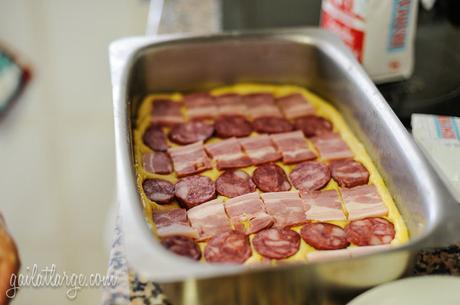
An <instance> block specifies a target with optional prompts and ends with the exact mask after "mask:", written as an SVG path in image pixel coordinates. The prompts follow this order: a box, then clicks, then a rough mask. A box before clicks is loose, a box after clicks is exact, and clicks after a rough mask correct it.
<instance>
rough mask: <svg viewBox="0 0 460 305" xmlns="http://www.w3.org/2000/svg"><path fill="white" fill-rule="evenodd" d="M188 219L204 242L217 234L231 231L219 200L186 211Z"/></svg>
mask: <svg viewBox="0 0 460 305" xmlns="http://www.w3.org/2000/svg"><path fill="white" fill-rule="evenodd" d="M187 215H188V219H189V220H190V223H191V224H192V227H193V228H195V229H196V230H197V231H198V233H199V235H200V237H199V240H206V239H208V238H210V237H212V236H214V235H217V234H219V233H223V232H228V231H231V230H232V227H231V226H230V222H229V219H228V218H227V214H225V209H224V205H223V203H222V200H221V199H215V200H212V201H209V202H206V203H203V204H200V205H197V206H196V207H194V208H191V209H190V210H188V211H187Z"/></svg>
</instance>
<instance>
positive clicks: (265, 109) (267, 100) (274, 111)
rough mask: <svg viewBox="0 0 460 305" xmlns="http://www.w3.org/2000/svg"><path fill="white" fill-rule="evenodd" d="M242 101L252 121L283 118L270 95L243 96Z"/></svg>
mask: <svg viewBox="0 0 460 305" xmlns="http://www.w3.org/2000/svg"><path fill="white" fill-rule="evenodd" d="M244 100H245V102H246V106H247V108H248V113H250V115H251V118H252V119H257V118H260V117H279V118H280V117H282V116H283V114H282V113H281V111H280V110H279V108H278V106H276V104H275V99H274V98H273V95H271V94H270V93H254V94H248V95H245V96H244Z"/></svg>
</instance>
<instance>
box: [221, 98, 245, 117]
mask: <svg viewBox="0 0 460 305" xmlns="http://www.w3.org/2000/svg"><path fill="white" fill-rule="evenodd" d="M215 99H216V104H217V112H218V114H219V115H220V116H222V115H242V116H247V114H248V111H247V108H246V104H245V103H244V101H243V97H242V96H241V95H239V94H234V93H229V94H223V95H218V96H216V97H215Z"/></svg>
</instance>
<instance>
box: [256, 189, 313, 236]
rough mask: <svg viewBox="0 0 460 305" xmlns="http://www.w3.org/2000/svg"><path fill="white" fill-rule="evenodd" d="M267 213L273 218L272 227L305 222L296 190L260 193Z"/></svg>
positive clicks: (301, 204) (302, 207) (302, 208)
mask: <svg viewBox="0 0 460 305" xmlns="http://www.w3.org/2000/svg"><path fill="white" fill-rule="evenodd" d="M260 195H261V197H262V200H263V202H264V205H265V209H266V210H267V212H268V214H270V215H271V216H273V218H274V219H275V223H274V227H278V228H284V227H290V226H293V225H298V224H301V223H303V222H305V220H306V217H305V208H304V204H303V202H302V200H301V199H300V197H299V194H298V193H297V192H272V193H262V194H260Z"/></svg>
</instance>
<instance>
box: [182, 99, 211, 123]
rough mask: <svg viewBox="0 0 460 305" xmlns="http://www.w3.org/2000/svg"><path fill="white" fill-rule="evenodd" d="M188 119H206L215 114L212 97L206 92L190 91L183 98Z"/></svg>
mask: <svg viewBox="0 0 460 305" xmlns="http://www.w3.org/2000/svg"><path fill="white" fill-rule="evenodd" d="M183 101H184V104H185V106H186V108H187V115H188V117H189V118H190V119H192V120H194V119H208V118H214V117H215V116H216V115H217V106H216V103H215V101H214V97H213V96H212V95H210V94H209V93H206V92H199V93H192V94H189V95H186V96H185V97H184V99H183Z"/></svg>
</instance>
